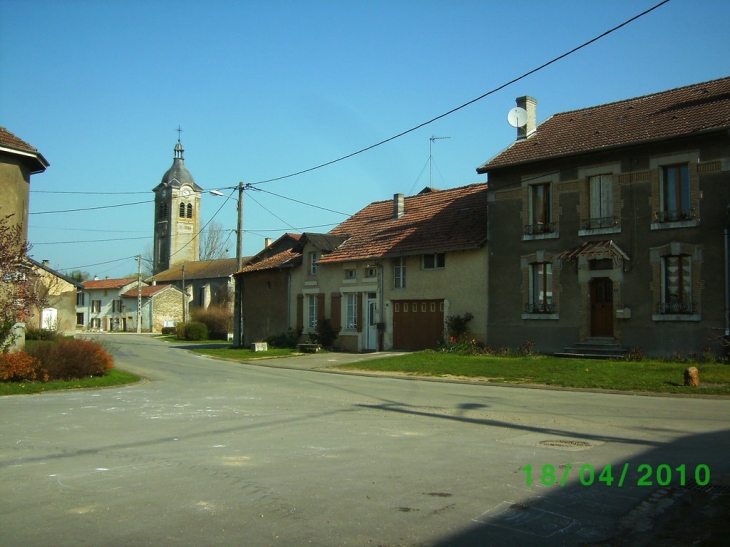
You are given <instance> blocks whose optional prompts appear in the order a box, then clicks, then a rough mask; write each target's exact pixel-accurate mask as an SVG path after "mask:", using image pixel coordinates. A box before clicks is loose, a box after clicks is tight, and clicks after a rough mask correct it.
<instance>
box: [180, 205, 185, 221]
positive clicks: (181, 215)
mask: <svg viewBox="0 0 730 547" xmlns="http://www.w3.org/2000/svg"><path fill="white" fill-rule="evenodd" d="M180 218H185V204H184V203H181V204H180Z"/></svg>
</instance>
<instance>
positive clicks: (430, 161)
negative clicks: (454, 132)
mask: <svg viewBox="0 0 730 547" xmlns="http://www.w3.org/2000/svg"><path fill="white" fill-rule="evenodd" d="M450 138H451V137H436V136H431V138H430V139H428V140H429V143H428V186H429V187H433V152H432V149H433V141H440V140H443V139H450Z"/></svg>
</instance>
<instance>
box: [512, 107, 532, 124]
mask: <svg viewBox="0 0 730 547" xmlns="http://www.w3.org/2000/svg"><path fill="white" fill-rule="evenodd" d="M507 121H508V122H509V124H510V125H511V126H512V127H524V126H525V125H527V110H525V109H524V108H520V107H519V106H516V107H515V108H513V109H512V110H510V111H509V113H508V114H507Z"/></svg>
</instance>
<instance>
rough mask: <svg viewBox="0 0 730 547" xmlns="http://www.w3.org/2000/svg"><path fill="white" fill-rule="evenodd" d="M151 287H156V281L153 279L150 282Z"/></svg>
mask: <svg viewBox="0 0 730 547" xmlns="http://www.w3.org/2000/svg"><path fill="white" fill-rule="evenodd" d="M152 286H153V287H156V286H157V280H156V279H153V280H152Z"/></svg>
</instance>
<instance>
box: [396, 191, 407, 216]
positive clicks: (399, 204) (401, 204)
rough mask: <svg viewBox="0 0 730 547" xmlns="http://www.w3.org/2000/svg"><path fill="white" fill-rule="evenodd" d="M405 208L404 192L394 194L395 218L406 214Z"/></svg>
mask: <svg viewBox="0 0 730 547" xmlns="http://www.w3.org/2000/svg"><path fill="white" fill-rule="evenodd" d="M405 208H406V206H405V198H404V197H403V194H393V219H394V220H395V219H398V218H401V217H402V216H403V215H404V214H405Z"/></svg>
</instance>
